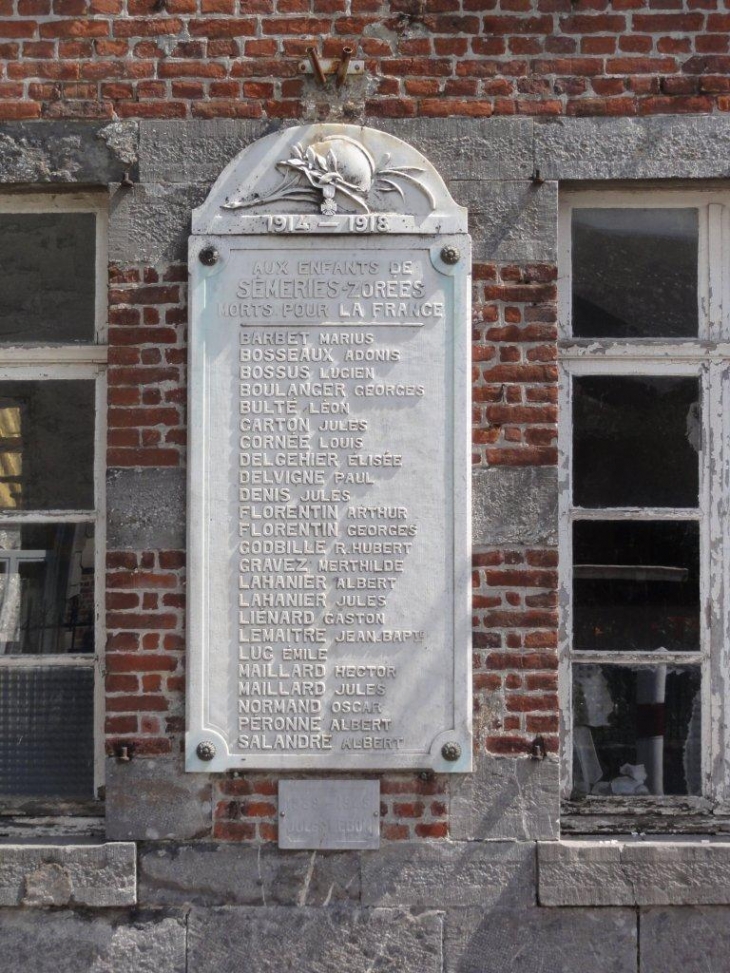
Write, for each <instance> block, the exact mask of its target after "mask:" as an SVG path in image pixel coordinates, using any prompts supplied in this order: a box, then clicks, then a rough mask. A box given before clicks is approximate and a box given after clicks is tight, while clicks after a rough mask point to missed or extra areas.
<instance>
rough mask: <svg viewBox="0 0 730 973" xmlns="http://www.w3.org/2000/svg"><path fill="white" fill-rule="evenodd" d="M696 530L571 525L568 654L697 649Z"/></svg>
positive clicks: (684, 524)
mask: <svg viewBox="0 0 730 973" xmlns="http://www.w3.org/2000/svg"><path fill="white" fill-rule="evenodd" d="M699 551H700V544H699V527H698V524H697V523H696V522H688V521H678V522H674V521H672V522H662V523H660V522H656V521H653V522H649V523H637V522H631V521H629V522H625V521H579V522H578V523H576V524H574V527H573V648H574V649H583V650H588V651H599V652H607V651H610V652H628V651H637V650H638V651H654V650H657V649H667V650H669V651H672V652H678V651H688V652H690V651H692V652H697V651H699V648H700V634H699V620H700V608H699V605H700V582H699V575H700V554H699Z"/></svg>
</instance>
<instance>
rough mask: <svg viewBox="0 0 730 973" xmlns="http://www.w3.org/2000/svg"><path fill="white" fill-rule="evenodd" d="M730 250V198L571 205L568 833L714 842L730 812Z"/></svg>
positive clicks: (565, 621) (565, 459) (564, 261)
mask: <svg viewBox="0 0 730 973" xmlns="http://www.w3.org/2000/svg"><path fill="white" fill-rule="evenodd" d="M729 244H730V194H723V193H722V192H718V191H708V192H680V191H648V190H641V191H632V192H617V191H616V192H613V191H608V192H582V193H578V192H575V193H567V194H566V195H565V196H564V197H563V199H562V202H561V210H560V326H561V333H560V375H561V380H560V381H561V388H560V396H561V399H560V416H561V420H560V421H561V428H560V450H561V464H560V477H561V501H560V521H561V530H560V544H561V551H560V564H561V589H562V591H563V593H564V594H563V603H564V607H563V611H562V612H561V663H560V689H561V700H562V702H563V714H562V716H563V727H562V730H563V732H562V739H563V753H562V762H563V782H564V798H566V799H567V802H568V803H567V804H566V808H565V809H566V810H567V812H568V818H569V819H570V818H571V817H574V818H575V820H577V819H578V818H579V816H580V815H584V814H592V813H594V812H599V813H601V814H608V815H612V814H614V815H616V816H617V821H618V818H619V817H620V816H621V815H624V816H626V815H629V816H630V815H631V814H632V813H633V814H641V815H644V817H643V819H642V820H643V821H644V824H642V825H641V827H642V828H643V829H645V830H652V829H653V828H654V827H655V826H656V827H658V828H660V829H662V830H666V828H667V824H666V822H667V820H670V821H671V822H672V823H671V827H672V828H675V827H676V828H679V829H680V830H681V829H682V828H684V829H686V830H693V829H697V830H699V829H701V827H706V824H700V823H698V822H699V820H700V818H701V812H706V811H708V810H713V811H715V813H718V812H719V813H721V812H722V811H723V808H724V806H725V805H726V802H727V800H728V798H730V780H729V779H728V776H727V774H728V771H727V770H726V768H727V767H730V760H729V759H728V758H730V740H728V739H727V737H726V730H725V723H726V722H727V717H728V707H730V681H729V678H728V677H730V668H729V663H730V651H729V650H730V643H729V641H728V634H729V633H728V631H727V629H728V599H729V598H730V584H729V581H730V536H728V525H729V520H728V503H729V501H730V411H729V406H730V300H729V299H728V294H729V293H730V290H729V288H730V249H728V246H729ZM668 812H669V813H670V817H669V818H667V813H668ZM652 814H655V817H654V818H653V819H652ZM662 821H663V822H664V824H662V823H661V822H662ZM625 826H626V822H625V821H624V822H623V824H619V823H617V827H619V828H621V827H625ZM571 829H573V830H577V831H580V830H591V827H590V826H589V825H586V826H585V827H584V826H582V825H580V824H575V821H574V823H573V825H570V823H569V827H568V828H567V830H571ZM632 830H633V828H632Z"/></svg>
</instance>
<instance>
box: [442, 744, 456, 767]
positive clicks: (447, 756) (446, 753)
mask: <svg viewBox="0 0 730 973" xmlns="http://www.w3.org/2000/svg"><path fill="white" fill-rule="evenodd" d="M441 756H442V757H443V758H444V760H449V761H451V762H452V763H453V761H454V760H458V759H459V757H460V756H461V747H460V746H459V744H458V743H445V744H444V745H443V747H441Z"/></svg>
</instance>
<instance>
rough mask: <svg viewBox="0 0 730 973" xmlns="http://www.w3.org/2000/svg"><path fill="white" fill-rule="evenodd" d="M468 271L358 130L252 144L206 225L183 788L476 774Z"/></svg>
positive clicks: (432, 194)
mask: <svg viewBox="0 0 730 973" xmlns="http://www.w3.org/2000/svg"><path fill="white" fill-rule="evenodd" d="M470 264H471V260H470V249H469V237H468V235H467V234H466V214H465V211H464V210H463V209H462V208H461V207H459V206H457V205H456V204H455V203H454V201H453V200H452V199H451V197H450V196H449V194H448V191H447V190H446V187H445V186H444V183H443V181H442V180H441V178H440V177H439V176H438V174H437V173H436V172H435V170H434V169H433V167H432V166H431V165H430V163H429V162H428V161H427V160H426V159H424V158H423V157H422V156H421V155H419V154H418V153H417V152H416V151H415V150H414V149H413V148H411V147H410V146H408V145H406V144H405V143H403V142H401V141H400V140H398V139H395V138H393V137H392V136H389V135H385V134H384V133H382V132H376V131H373V130H370V129H362V128H357V127H354V126H340V125H323V126H311V127H305V128H294V129H288V130H286V131H284V132H281V133H278V134H276V135H273V136H269V137H267V138H265V139H262V140H261V141H259V142H256V143H254V144H253V145H252V146H250V147H249V148H248V149H246V150H245V151H244V152H242V153H241V155H240V156H238V157H237V158H236V159H235V160H234V161H233V162H232V163H231V164H230V165H229V166H228V168H227V169H226V170H225V171H224V172H223V174H222V175H221V177H220V178H219V180H218V182H217V183H216V185H215V186H214V188H213V190H212V191H211V194H210V196H209V197H208V200H207V201H206V203H205V204H204V205H203V206H202V207H201V208H200V209H199V210H196V212H195V216H194V221H193V236H192V237H191V241H190V280H191V285H192V295H191V322H190V325H191V335H190V423H189V425H190V432H191V441H190V459H189V484H188V487H189V517H188V525H189V558H188V565H189V574H190V580H189V589H188V603H189V615H188V640H189V641H188V680H189V683H188V685H189V690H188V733H187V740H186V753H187V763H186V766H187V769H188V770H193V771H205V770H215V771H219V770H225V769H229V768H235V769H239V770H241V769H243V770H245V769H251V770H253V769H267V770H316V771H322V770H352V769H360V770H386V769H418V768H429V769H433V770H437V771H439V772H464V771H468V770H470V769H471V752H472V747H471V682H470V672H471V643H470V630H471V624H470V597H469V593H470V556H469V543H468V538H469V488H468V484H469V472H470V471H469V442H468V437H469V428H470V423H469V386H470V381H471V376H470V366H469V354H468V347H469V337H470V310H469V307H470V305H469V288H470ZM323 847H325V846H323Z"/></svg>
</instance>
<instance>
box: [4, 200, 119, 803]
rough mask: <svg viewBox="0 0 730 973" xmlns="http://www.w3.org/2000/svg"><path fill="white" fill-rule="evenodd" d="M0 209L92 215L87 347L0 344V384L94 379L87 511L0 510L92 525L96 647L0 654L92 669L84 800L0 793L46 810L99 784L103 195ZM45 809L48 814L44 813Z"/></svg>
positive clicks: (37, 664) (15, 661)
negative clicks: (89, 775)
mask: <svg viewBox="0 0 730 973" xmlns="http://www.w3.org/2000/svg"><path fill="white" fill-rule="evenodd" d="M6 213H19V214H21V213H24V214H27V213H39V214H40V213H92V214H94V215H95V217H96V224H95V225H96V236H95V267H94V280H95V320H94V341H93V343H88V344H72V343H66V342H39V341H29V342H23V343H17V344H15V343H13V344H10V343H7V344H6V343H3V342H0V381H44V380H56V381H58V380H66V381H71V380H78V379H86V380H92V381H94V383H95V409H96V416H95V424H94V509H93V510H45V511H43V512H36V511H18V512H12V511H0V527H2V525H3V524H6V523H13V524H19V523H24V522H25V523H37V524H42V523H56V524H57V523H88V524H93V526H94V646H95V651H94V653H93V654H92V655H90V654H89V653H78V654H49V655H44V656H3V655H0V666H2V667H3V668H39V669H44V668H55V667H62V666H72V667H77V668H79V667H82V668H83V667H89V668H93V670H94V792H93V795H89V800H88V801H84V802H69V801H68V800H65V799H54V798H52V797H48V798H33V799H32V800H30V799H28V798H23V797H20V796H19V797H17V798H13V797H7V798H3V799H2V802H1V804H0V807H1V808H2V810H3V812H5V813H8V812H12V810H13V808H14V807H15V806H16V805H23V806H26V805H32V806H34V807H41V806H43V810H44V812H45V813H53V811H54V808H56V807H58V808H59V810H60V812H63V813H65V812H68V811H69V810H73V807H72V805H75V804H77V803H78V804H79V805H87V804H91V803H92V802H93V801H98V800H99V799H100V797H101V793H102V788H103V785H104V734H103V725H104V675H105V670H104V661H103V660H104V652H103V649H104V645H105V617H104V612H105V571H106V408H107V382H106V366H107V332H108V313H107V294H108V262H107V236H108V222H109V217H108V197H107V195H106V193H104V192H98V193H91V192H83V193H82V192H74V193H58V192H48V193H32V194H31V193H20V192H18V193H5V194H2V193H0V214H6ZM46 807H47V811H46Z"/></svg>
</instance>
